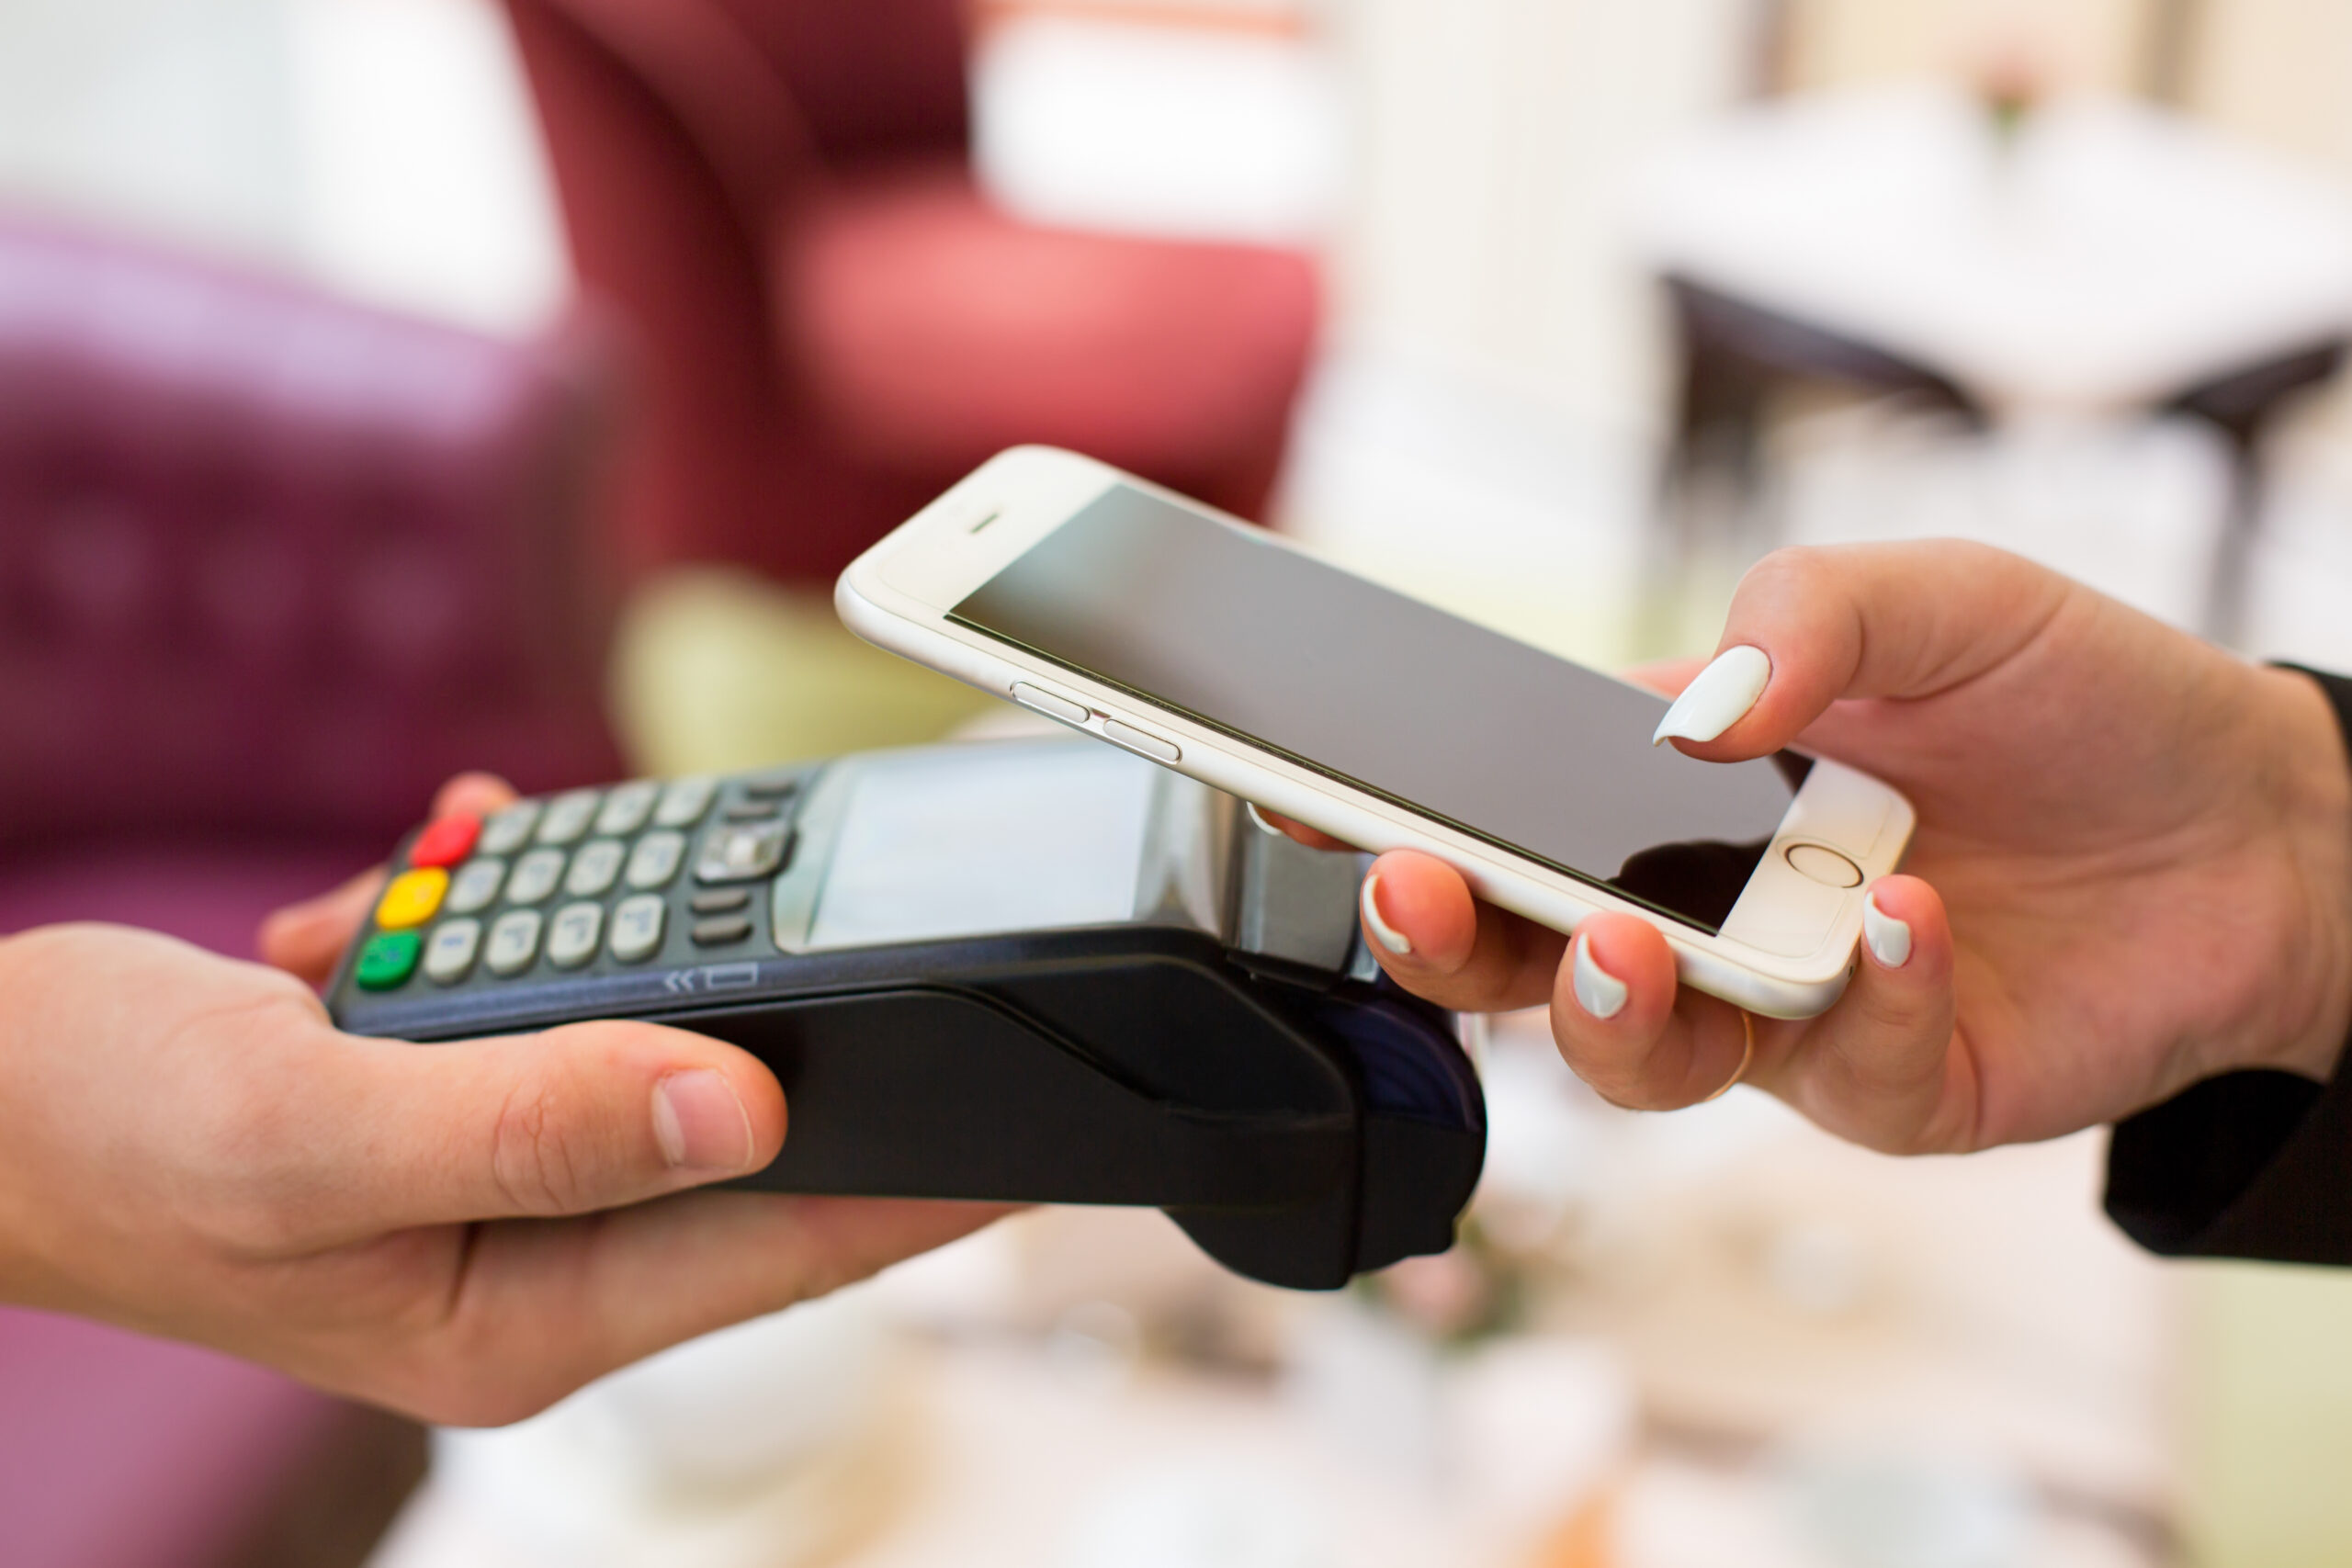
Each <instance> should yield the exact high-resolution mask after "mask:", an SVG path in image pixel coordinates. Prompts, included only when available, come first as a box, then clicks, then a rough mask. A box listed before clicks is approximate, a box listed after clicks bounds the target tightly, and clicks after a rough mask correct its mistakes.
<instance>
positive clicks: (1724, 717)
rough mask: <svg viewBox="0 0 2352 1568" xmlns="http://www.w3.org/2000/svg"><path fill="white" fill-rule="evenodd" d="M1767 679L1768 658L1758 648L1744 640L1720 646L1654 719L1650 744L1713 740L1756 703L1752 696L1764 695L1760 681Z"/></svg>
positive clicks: (1762, 682)
mask: <svg viewBox="0 0 2352 1568" xmlns="http://www.w3.org/2000/svg"><path fill="white" fill-rule="evenodd" d="M1771 678H1772V660H1770V658H1768V657H1766V655H1765V652H1764V650H1763V649H1760V648H1750V647H1748V646H1747V645H1746V644H1745V643H1743V644H1741V645H1740V646H1739V647H1737V648H1727V649H1724V650H1723V651H1722V652H1721V653H1718V654H1716V655H1715V658H1714V662H1713V663H1712V664H1709V665H1708V666H1707V667H1706V668H1705V669H1704V670H1702V671H1699V678H1698V679H1697V680H1695V681H1693V682H1691V683H1690V684H1689V685H1687V686H1685V687H1683V688H1682V694H1681V695H1680V696H1679V697H1677V698H1675V699H1674V705H1673V706H1672V707H1670V708H1668V709H1667V710H1666V716H1665V717H1664V718H1662V719H1659V720H1658V721H1657V734H1655V735H1653V736H1651V737H1650V744H1651V745H1653V746H1663V745H1664V744H1666V742H1668V740H1678V739H1679V740H1713V739H1714V738H1715V737H1716V736H1718V735H1721V734H1722V733H1723V732H1724V730H1726V729H1729V728H1731V727H1732V726H1733V725H1735V724H1737V723H1738V722H1739V721H1740V719H1741V718H1742V717H1743V716H1746V714H1747V710H1748V709H1749V708H1752V707H1754V706H1755V705H1756V699H1757V698H1758V697H1760V696H1762V695H1763V694H1764V683H1765V682H1768V681H1770V679H1771Z"/></svg>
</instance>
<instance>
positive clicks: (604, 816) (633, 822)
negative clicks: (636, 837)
mask: <svg viewBox="0 0 2352 1568" xmlns="http://www.w3.org/2000/svg"><path fill="white" fill-rule="evenodd" d="M661 797H662V786H661V785H660V784H656V783H654V782H653V781H652V780H651V779H639V780H638V781H637V782H636V783H635V784H622V785H621V786H620V787H619V788H617V789H616V790H614V791H613V793H612V794H610V795H606V796H605V809H603V810H602V811H599V812H598V813H596V831H597V832H599V833H601V834H603V835H604V836H605V838H608V839H626V838H628V836H629V835H630V834H631V833H634V832H636V831H637V830H638V829H639V828H642V827H644V826H645V819H646V818H648V817H650V816H651V815H653V803H654V802H655V801H657V800H659V799H660V798H661Z"/></svg>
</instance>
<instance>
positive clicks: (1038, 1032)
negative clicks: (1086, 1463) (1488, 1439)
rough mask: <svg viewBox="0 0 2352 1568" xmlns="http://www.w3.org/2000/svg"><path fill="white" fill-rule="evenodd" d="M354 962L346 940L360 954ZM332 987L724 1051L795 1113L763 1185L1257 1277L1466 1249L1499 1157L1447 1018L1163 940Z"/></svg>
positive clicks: (350, 1010) (1337, 1270)
mask: <svg viewBox="0 0 2352 1568" xmlns="http://www.w3.org/2000/svg"><path fill="white" fill-rule="evenodd" d="M355 950H356V944H355ZM351 970H352V960H351V959H350V958H349V957H348V956H346V958H345V964H344V967H343V969H342V970H341V971H340V972H339V973H338V974H337V976H336V977H335V980H334V985H333V987H331V989H330V992H329V1002H330V1007H331V1010H332V1011H333V1012H334V1017H335V1019H336V1021H337V1022H338V1023H339V1024H340V1025H341V1026H342V1027H344V1028H345V1029H346V1030H349V1031H352V1032H356V1033H361V1034H368V1035H376V1036H386V1037H392V1038H399V1039H404V1040H411V1041H415V1042H418V1043H431V1042H442V1041H452V1040H460V1039H465V1038H469V1037H474V1036H481V1035H486V1034H492V1033H501V1032H512V1031H515V1030H518V1029H528V1028H540V1027H548V1026H551V1025H554V1024H558V1023H561V1022H566V1021H576V1020H580V1019H587V1018H637V1019H647V1020H651V1021H659V1022H662V1023H666V1024H674V1025H676V1026H678V1027H681V1028H685V1029H691V1030H695V1031H697V1032H702V1033H704V1034H707V1035H711V1036H714V1037H716V1038H718V1039H721V1040H725V1041H729V1042H731V1043H735V1044H737V1045H740V1046H741V1047H742V1048H744V1049H745V1050H747V1051H749V1052H751V1053H752V1055H755V1056H757V1057H758V1058H759V1059H760V1060H761V1061H763V1062H764V1063H765V1064H766V1065H767V1066H769V1067H770V1068H771V1069H772V1070H773V1071H774V1072H775V1075H776V1077H777V1078H778V1080H779V1081H780V1082H781V1083H782V1085H783V1087H784V1090H785V1094H786V1100H787V1103H788V1104H789V1105H790V1106H791V1111H792V1122H791V1131H790V1134H789V1135H788V1136H787V1137H786V1141H785V1145H784V1149H783V1152H782V1153H781V1154H780V1155H779V1156H777V1158H776V1159H775V1162H774V1163H773V1164H771V1165H770V1166H768V1167H767V1168H765V1169H764V1170H762V1171H760V1172H759V1173H757V1174H756V1175H753V1176H751V1177H747V1178H744V1179H741V1180H740V1181H738V1182H736V1183H733V1185H736V1186H740V1187H745V1188H752V1189H757V1190H767V1191H777V1192H798V1193H837V1194H844V1195H860V1196H871V1197H911V1198H954V1199H978V1200H994V1201H1015V1202H1053V1203H1079V1204H1125V1205H1136V1206H1147V1207H1156V1208H1159V1209H1162V1210H1164V1211H1165V1212H1166V1213H1168V1214H1169V1216H1170V1218H1171V1219H1173V1220H1174V1221H1175V1222H1176V1223H1177V1224H1179V1225H1180V1226H1182V1228H1183V1229H1184V1231H1185V1232H1186V1233H1187V1234H1188V1235H1191V1236H1192V1238H1193V1241H1194V1242H1195V1243H1196V1244H1197V1245H1199V1246H1200V1247H1201V1248H1202V1249H1203V1250H1204V1251H1205V1252H1206V1253H1208V1254H1209V1256H1211V1257H1212V1258H1216V1260H1217V1261H1218V1262H1220V1263H1222V1264H1224V1265H1225V1266H1226V1267H1227V1268H1229V1269H1233V1270H1234V1271H1235V1272H1237V1273H1239V1274H1242V1275H1244V1276H1247V1277H1249V1278H1251V1279H1255V1280H1262V1281H1265V1282H1267V1283H1270V1284H1275V1285H1283V1286H1288V1287H1293V1288H1298V1289H1309V1290H1328V1289H1335V1288H1337V1287H1339V1286H1340V1285H1343V1284H1345V1283H1346V1282H1347V1281H1348V1280H1350V1279H1351V1277H1352V1276H1353V1275H1355V1274H1357V1273H1360V1272H1362V1271H1364V1270H1366V1269H1378V1268H1381V1267H1384V1266H1385V1265H1387V1264H1389V1263H1393V1262H1396V1261H1397V1260H1398V1259H1400V1258H1406V1257H1409V1256H1412V1255H1415V1254H1420V1253H1430V1252H1440V1251H1442V1250H1444V1249H1445V1248H1446V1247H1450V1246H1451V1245H1452V1244H1453V1230H1454V1223H1455V1219H1456V1216H1457V1215H1458V1214H1459V1213H1460V1212H1461V1210H1462V1208H1463V1207H1464V1204H1465V1203H1467V1201H1469V1198H1470V1194H1471V1190H1472V1189H1473V1188H1474V1187H1475V1186H1476V1183H1477V1179H1478V1176H1479V1172H1480V1169H1481V1168H1482V1166H1483V1163H1484V1160H1485V1154H1486V1109H1485V1101H1484V1099H1483V1096H1482V1094H1481V1091H1480V1089H1479V1085H1478V1081H1477V1077H1476V1074H1475V1073H1474V1071H1473V1070H1472V1068H1471V1066H1470V1063H1469V1062H1468V1060H1467V1059H1466V1057H1464V1055H1463V1052H1462V1049H1461V1047H1460V1044H1459V1043H1458V1042H1457V1041H1456V1039H1455V1037H1454V1033H1453V1027H1452V1021H1451V1019H1450V1017H1449V1016H1448V1015H1446V1014H1445V1013H1443V1012H1442V1011H1440V1010H1436V1009H1434V1008H1431V1007H1430V1006H1429V1005H1427V1004H1425V1003H1422V1002H1420V1001H1419V1000H1418V999H1416V998H1411V997H1408V996H1407V995H1406V994H1405V993H1403V992H1402V991H1400V990H1398V989H1397V988H1396V987H1394V986H1393V985H1391V984H1389V983H1388V982H1386V981H1385V979H1382V980H1376V981H1373V982H1369V983H1367V982H1364V981H1362V980H1356V979H1350V978H1346V977H1343V976H1333V975H1329V974H1325V973H1322V972H1319V971H1316V970H1313V969H1308V968H1306V967H1304V966H1300V965H1295V964H1284V963H1282V962H1280V961H1275V960H1265V959H1260V958H1256V957H1254V956H1252V955H1250V954H1243V953H1235V952H1231V951H1228V950H1227V949H1226V948H1225V947H1224V946H1223V945H1222V944H1220V943H1219V942H1217V941H1216V939H1215V938H1213V937H1210V936H1208V935H1206V934H1204V933H1202V932H1199V931H1187V930H1182V929H1177V928H1173V927H1162V926H1156V925H1148V924H1131V925H1112V926H1103V927H1096V928H1090V929H1079V930H1070V931H1029V932H1016V933H1005V934H1001V935H992V936H988V937H982V938H978V939H967V940H956V941H948V942H928V943H916V944H908V945H900V946H891V947H884V948H867V949H847V950H842V951H836V952H827V953H778V952H775V951H774V949H773V948H770V950H769V951H768V952H767V953H763V954H761V955H758V956H755V957H747V958H740V959H737V960H734V961H731V962H712V963H705V964H689V965H684V966H670V967H662V966H660V965H658V964H657V965H652V966H649V967H646V968H643V969H638V970H633V971H625V972H620V973H609V972H608V973H600V974H596V975H593V976H581V977H578V978H550V979H548V980H544V981H535V982H533V983H530V984H527V985H518V986H515V987H511V988H495V989H489V990H481V989H471V990H457V991H450V992H446V993H435V992H434V991H432V990H431V989H430V988H424V989H423V990H421V991H411V992H405V993H401V994H396V995H389V996H387V995H381V994H377V993H371V992H368V991H364V990H361V989H359V988H357V987H356V985H355V983H354V980H353V976H352V973H351Z"/></svg>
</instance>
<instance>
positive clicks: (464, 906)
mask: <svg viewBox="0 0 2352 1568" xmlns="http://www.w3.org/2000/svg"><path fill="white" fill-rule="evenodd" d="M505 880H506V863H505V862H504V861H503V860H499V859H497V858H496V857H495V856H492V855H477V856H475V857H474V858H473V859H472V860H469V861H468V862H467V863H465V864H463V865H461V866H459V867H458V874H457V875H455V876H453V877H451V878H450V879H449V897H448V901H447V903H446V904H445V905H443V906H442V907H443V908H446V909H447V910H448V911H449V913H451V914H453V915H470V914H472V913H473V912H474V911H475V910H477V909H487V908H490V906H491V905H492V903H493V902H495V901H496V899H497V897H498V886H499V884H500V883H502V882H504V881H505Z"/></svg>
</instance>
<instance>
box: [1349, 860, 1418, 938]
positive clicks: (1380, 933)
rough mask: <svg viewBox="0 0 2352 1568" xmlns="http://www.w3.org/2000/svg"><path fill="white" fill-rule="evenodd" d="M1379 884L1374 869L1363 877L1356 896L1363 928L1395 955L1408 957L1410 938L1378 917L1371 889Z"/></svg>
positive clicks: (1377, 908) (1378, 904)
mask: <svg viewBox="0 0 2352 1568" xmlns="http://www.w3.org/2000/svg"><path fill="white" fill-rule="evenodd" d="M1377 886H1380V874H1379V873H1378V872H1376V871H1375V872H1374V873H1373V874H1371V875H1370V876H1367V877H1365V878H1364V879H1363V893H1362V895H1360V896H1359V898H1358V901H1359V902H1360V903H1362V904H1363V929H1364V930H1366V931H1370V932H1371V933H1372V934H1373V937H1374V940H1376V941H1377V942H1379V943H1380V945H1381V946H1383V947H1385V948H1386V949H1387V950H1388V951H1389V952H1391V953H1395V954H1396V955H1397V957H1399V958H1410V957H1411V956H1412V955H1413V943H1412V939H1411V938H1409V937H1408V936H1406V934H1405V933H1404V932H1403V931H1398V930H1397V928H1396V927H1395V926H1392V925H1390V924H1389V923H1388V922H1387V921H1386V920H1385V919H1381V918H1380V902H1379V900H1378V899H1376V898H1374V897H1373V896H1372V890H1373V889H1374V888H1375V887H1377Z"/></svg>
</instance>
